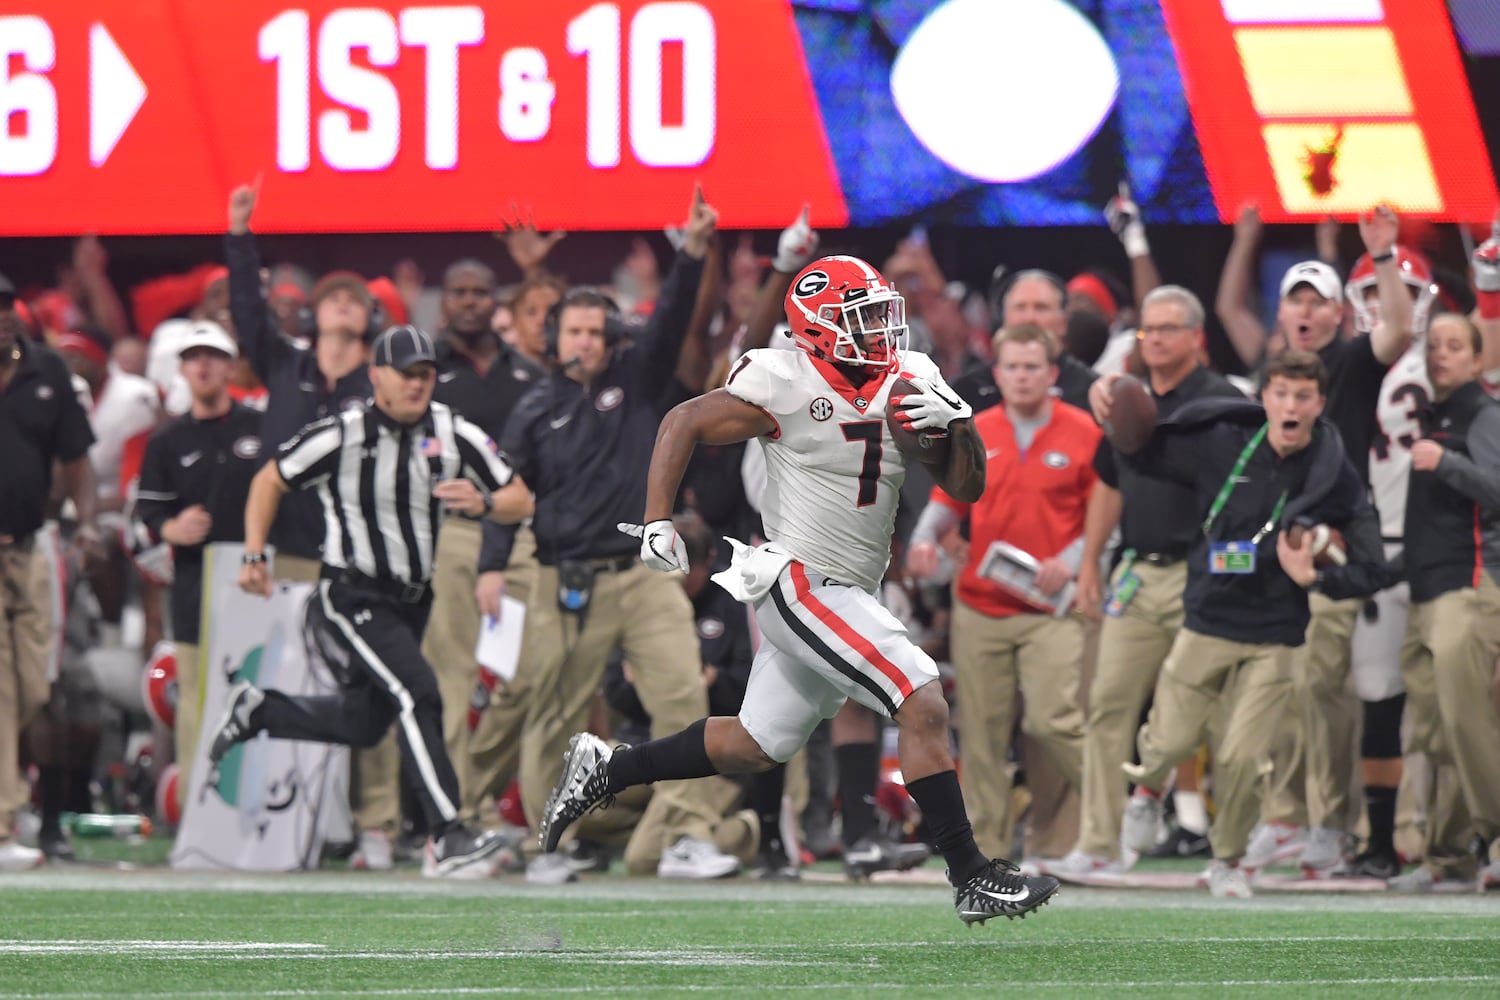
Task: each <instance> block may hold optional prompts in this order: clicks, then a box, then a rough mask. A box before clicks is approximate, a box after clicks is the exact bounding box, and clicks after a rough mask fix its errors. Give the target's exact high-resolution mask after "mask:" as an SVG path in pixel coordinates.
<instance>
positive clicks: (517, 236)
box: [495, 203, 568, 274]
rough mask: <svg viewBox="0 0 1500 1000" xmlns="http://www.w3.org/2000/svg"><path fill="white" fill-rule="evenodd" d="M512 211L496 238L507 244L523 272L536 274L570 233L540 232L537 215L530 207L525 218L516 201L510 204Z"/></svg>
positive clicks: (558, 230) (559, 230) (509, 251)
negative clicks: (509, 218) (533, 213)
mask: <svg viewBox="0 0 1500 1000" xmlns="http://www.w3.org/2000/svg"><path fill="white" fill-rule="evenodd" d="M510 212H511V220H510V221H507V222H505V223H504V225H503V228H502V229H501V230H500V232H498V233H496V234H495V238H496V239H497V240H500V241H501V242H502V243H504V244H505V250H506V252H507V253H509V254H510V259H511V260H513V261H515V262H516V266H517V267H519V268H520V269H521V273H522V274H535V273H536V272H537V271H539V270H541V268H542V264H543V262H545V261H546V259H547V255H548V254H549V253H551V252H552V248H553V247H555V246H557V244H558V243H559V242H560V241H561V240H562V238H563V237H565V236H567V235H568V234H567V232H566V231H565V230H562V229H554V230H553V231H552V232H550V233H541V232H538V231H537V228H536V217H535V216H533V215H532V214H531V209H529V208H528V209H527V210H526V214H525V217H524V218H523V217H522V214H521V210H520V209H519V208H517V207H516V205H515V204H514V203H512V204H511V206H510Z"/></svg>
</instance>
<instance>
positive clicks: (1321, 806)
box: [1261, 594, 1364, 830]
mask: <svg viewBox="0 0 1500 1000" xmlns="http://www.w3.org/2000/svg"><path fill="white" fill-rule="evenodd" d="M1308 604H1309V605H1310V606H1311V610H1312V619H1311V620H1310V621H1309V622H1308V624H1307V641H1306V643H1304V644H1303V645H1302V646H1301V647H1299V648H1298V650H1297V652H1296V654H1295V656H1294V657H1293V659H1292V697H1293V698H1294V699H1295V701H1296V706H1295V709H1296V710H1294V711H1291V712H1288V713H1286V715H1285V717H1284V718H1282V719H1281V720H1280V721H1279V723H1278V725H1277V732H1276V742H1275V747H1274V749H1273V751H1272V767H1273V770H1272V772H1271V781H1270V787H1269V789H1268V791H1267V793H1266V800H1265V803H1264V805H1263V806H1262V809H1261V818H1262V819H1263V820H1265V821H1266V822H1268V823H1269V822H1276V823H1286V824H1289V825H1291V826H1314V827H1328V828H1330V829H1334V830H1348V829H1349V828H1350V826H1351V825H1352V823H1353V821H1354V819H1355V815H1354V813H1355V810H1354V809H1353V808H1352V806H1353V801H1352V800H1353V796H1351V795H1350V790H1351V788H1352V787H1353V785H1352V783H1351V782H1352V781H1353V778H1354V774H1355V755H1356V753H1357V752H1358V751H1357V749H1356V748H1357V741H1356V734H1357V733H1358V730H1359V723H1360V706H1359V699H1358V698H1356V697H1355V695H1354V692H1353V691H1352V690H1351V689H1350V686H1349V670H1350V662H1351V661H1350V643H1351V642H1352V641H1353V639H1354V625H1355V622H1357V621H1358V620H1359V614H1360V609H1361V608H1362V607H1363V606H1364V601H1362V600H1358V599H1355V600H1348V601H1334V600H1330V599H1329V598H1327V597H1324V596H1323V595H1322V594H1312V595H1310V597H1309V598H1308Z"/></svg>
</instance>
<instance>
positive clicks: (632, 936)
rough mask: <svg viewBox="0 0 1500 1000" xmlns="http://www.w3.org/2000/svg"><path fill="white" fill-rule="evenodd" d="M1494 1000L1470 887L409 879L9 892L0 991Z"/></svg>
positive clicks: (35, 876)
mask: <svg viewBox="0 0 1500 1000" xmlns="http://www.w3.org/2000/svg"><path fill="white" fill-rule="evenodd" d="M1017 987H1025V988H1026V989H1028V990H1030V991H1034V992H1039V993H1042V994H1045V995H1047V996H1058V997H1092V996H1101V997H1102V996H1111V995H1113V996H1122V995H1129V996H1143V997H1177V996H1182V997H1210V996H1211V997H1218V996H1299V997H1302V996H1336V997H1358V998H1361V1000H1365V998H1369V997H1376V996H1403V997H1404V996H1443V997H1494V996H1497V995H1500V900H1497V899H1496V898H1494V896H1493V895H1491V896H1489V897H1485V896H1480V895H1477V894H1468V893H1466V894H1462V895H1459V894H1453V895H1435V896H1425V897H1402V896H1394V895H1388V894H1384V893H1359V894H1320V893H1305V892H1298V893H1275V894H1272V893H1262V894H1261V895H1258V896H1257V897H1256V898H1255V899H1253V900H1248V901H1223V900H1214V899H1211V898H1209V897H1208V895H1207V894H1206V893H1200V892H1191V891H1175V892H1163V891H1149V890H1112V889H1083V888H1067V887H1065V888H1064V890H1063V892H1062V894H1061V895H1060V896H1059V897H1058V898H1057V899H1056V900H1055V901H1054V902H1053V903H1052V904H1051V905H1049V906H1047V907H1045V908H1044V909H1043V910H1042V911H1040V912H1039V913H1036V914H1033V915H1032V916H1031V917H1030V918H1028V919H1027V920H1025V921H1011V922H1006V921H1003V920H1001V921H991V922H990V923H988V924H986V925H985V926H983V927H975V928H973V929H972V930H968V929H965V928H964V926H963V925H962V924H961V923H960V922H959V921H958V920H957V918H956V917H955V916H954V914H953V908H952V897H951V894H949V893H947V892H945V891H944V890H943V888H942V887H940V886H937V885H920V884H889V883H887V884H874V885H848V884H843V883H840V882H837V881H831V880H830V881H820V882H813V883H804V884H800V885H797V884H793V885H770V884H761V883H757V882H755V881H753V880H751V879H747V878H740V879H735V880H730V881H725V882H717V883H707V884H702V883H700V884H683V883H667V882H661V881H658V880H655V879H627V878H623V877H612V876H595V877H592V878H589V879H588V880H586V881H584V882H581V883H578V884H575V885H570V886H563V887H558V888H543V887H532V886H527V885H525V884H524V883H522V882H521V881H520V880H519V878H516V877H507V878H501V879H496V880H494V881H490V882H482V883H473V882H467V883H453V882H444V883H437V882H431V881H426V880H423V879H421V878H420V877H418V876H417V875H416V873H415V872H411V871H401V872H398V873H395V874H390V875H374V874H369V873H350V872H338V871H329V872H321V873H314V874H305V875H286V876H235V877H217V876H208V875H204V874H188V873H174V872H170V871H166V870H162V869H149V870H142V871H135V872H116V871H103V870H90V869H79V868H74V869H69V870H61V869H43V870H39V871H36V872H30V873H20V874H13V875H6V876H3V877H0V998H14V997H49V998H65V997H66V998H87V997H182V998H188V997H192V998H197V997H220V996H269V997H359V996H372V997H426V996H432V997H486V996H550V995H559V996H572V995H587V996H626V997H651V996H663V997H681V996H688V995H705V996H730V997H733V996H756V995H770V994H782V995H785V994H790V993H794V992H802V991H810V992H811V993H812V995H815V996H818V997H863V996H870V995H874V994H880V995H884V996H892V997H967V996H976V997H977V996H997V995H999V994H1000V993H1001V992H1002V991H1005V990H1013V989H1015V988H1017Z"/></svg>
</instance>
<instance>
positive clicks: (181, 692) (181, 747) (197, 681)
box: [172, 642, 203, 815]
mask: <svg viewBox="0 0 1500 1000" xmlns="http://www.w3.org/2000/svg"><path fill="white" fill-rule="evenodd" d="M176 647H177V654H176V655H177V723H176V725H174V726H173V727H172V747H173V750H174V752H175V753H176V755H177V808H178V810H179V815H181V810H182V809H183V808H184V807H185V806H186V805H187V794H188V778H189V776H190V775H191V774H192V772H193V757H194V755H195V754H196V753H197V752H198V739H199V737H200V735H201V734H202V732H203V648H202V647H201V646H198V645H196V644H189V643H186V642H179V643H177V644H176Z"/></svg>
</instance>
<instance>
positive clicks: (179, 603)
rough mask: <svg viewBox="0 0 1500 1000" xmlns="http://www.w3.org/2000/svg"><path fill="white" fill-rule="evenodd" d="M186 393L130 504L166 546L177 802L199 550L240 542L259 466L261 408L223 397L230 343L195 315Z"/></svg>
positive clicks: (184, 757) (184, 784) (185, 756)
mask: <svg viewBox="0 0 1500 1000" xmlns="http://www.w3.org/2000/svg"><path fill="white" fill-rule="evenodd" d="M178 356H179V357H180V358H181V359H182V373H183V375H184V376H185V377H186V379H187V383H188V387H189V389H190V390H191V391H192V396H193V402H192V407H191V408H190V409H189V410H188V412H187V413H185V414H183V415H182V416H180V417H178V418H177V419H176V420H173V421H171V422H170V423H167V424H164V425H162V426H161V427H159V428H157V430H156V433H154V434H152V435H151V440H150V441H148V442H147V443H146V456H145V458H144V459H142V461H141V481H140V488H139V490H138V491H137V494H136V501H137V503H136V512H137V515H138V516H139V517H140V519H141V521H142V522H144V523H145V525H146V527H147V528H149V529H150V530H151V533H152V535H153V536H155V538H157V539H161V540H162V541H165V542H167V543H168V544H169V545H171V546H172V570H173V572H172V593H171V600H172V639H173V641H174V642H175V643H176V645H177V705H178V708H177V723H176V725H175V726H174V727H173V738H174V741H175V746H176V753H177V767H178V769H179V773H180V777H179V780H178V782H177V800H178V801H177V804H178V805H179V806H181V805H182V804H183V802H184V801H185V797H186V795H187V788H188V775H189V773H190V771H191V769H192V765H193V758H194V755H195V751H196V750H197V747H198V731H199V727H200V724H201V722H202V694H201V691H202V688H201V686H200V682H201V679H202V675H203V666H202V650H201V649H200V647H199V635H198V631H199V620H200V618H201V614H202V607H201V605H202V597H203V551H204V548H205V546H207V545H209V544H211V543H213V542H242V541H244V540H245V500H246V499H247V498H248V497H249V496H250V480H251V479H252V478H253V477H254V476H255V470H256V469H258V468H259V467H260V465H261V442H260V428H261V413H260V411H259V410H252V409H251V408H250V407H248V406H241V405H240V404H238V403H236V402H235V401H234V400H232V399H231V398H230V397H229V379H230V374H231V367H230V366H231V365H232V364H233V363H234V359H235V357H237V352H236V350H235V345H234V341H233V340H231V339H230V337H229V334H228V333H227V332H225V330H224V328H223V327H221V326H219V325H218V324H217V323H212V322H200V323H195V324H194V325H193V328H192V330H191V331H189V333H188V335H187V336H186V337H185V338H184V339H183V341H182V345H181V346H180V347H179V348H178Z"/></svg>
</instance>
